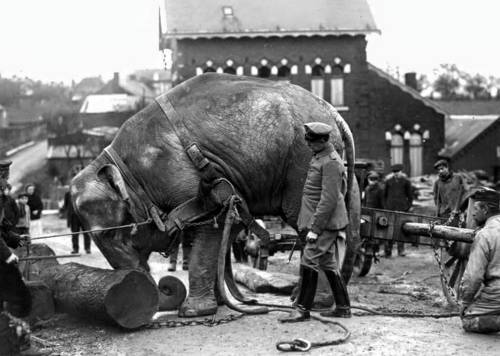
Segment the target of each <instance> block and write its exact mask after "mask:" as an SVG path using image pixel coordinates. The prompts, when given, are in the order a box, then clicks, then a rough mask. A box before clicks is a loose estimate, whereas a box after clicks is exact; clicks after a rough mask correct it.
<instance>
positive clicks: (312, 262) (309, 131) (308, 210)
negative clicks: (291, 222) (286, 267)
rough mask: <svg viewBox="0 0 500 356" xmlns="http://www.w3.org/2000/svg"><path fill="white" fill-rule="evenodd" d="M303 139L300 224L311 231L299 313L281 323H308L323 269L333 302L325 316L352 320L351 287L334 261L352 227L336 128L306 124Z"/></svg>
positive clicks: (303, 265)
mask: <svg viewBox="0 0 500 356" xmlns="http://www.w3.org/2000/svg"><path fill="white" fill-rule="evenodd" d="M304 128H305V140H306V142H307V145H308V146H309V148H310V149H311V150H312V152H313V157H312V159H311V163H310V166H309V171H308V172H307V179H306V182H305V184H304V190H303V194H302V204H301V207H300V213H299V218H298V221H297V225H298V228H299V231H303V232H304V231H307V236H306V245H305V247H304V252H303V255H302V259H301V262H300V277H301V285H300V291H299V295H298V297H297V300H296V304H295V309H294V310H293V311H292V312H291V313H290V315H289V316H288V317H285V318H282V319H280V321H281V322H297V321H302V320H307V319H309V318H310V310H311V307H312V304H313V301H314V295H315V294H316V286H317V282H318V272H319V270H320V269H322V270H323V271H324V272H325V275H326V277H327V279H328V282H329V284H330V287H331V288H332V291H333V296H334V299H335V309H333V310H330V311H328V312H325V313H322V314H321V315H323V316H333V317H345V318H348V317H350V316H351V309H350V302H349V296H348V294H347V288H346V285H345V283H344V280H343V279H342V276H341V275H340V271H339V266H338V265H337V261H336V259H335V249H336V242H337V239H341V238H344V237H345V234H344V233H343V231H344V230H345V228H346V226H347V225H348V223H349V220H348V217H347V208H346V205H345V200H344V196H345V193H346V190H347V182H346V169H345V167H344V162H343V160H342V158H341V157H340V156H339V154H338V153H337V151H335V149H334V147H333V145H332V144H331V143H330V142H329V136H330V132H331V131H332V130H333V128H332V127H331V126H330V125H327V124H324V123H321V122H311V123H307V124H305V125H304Z"/></svg>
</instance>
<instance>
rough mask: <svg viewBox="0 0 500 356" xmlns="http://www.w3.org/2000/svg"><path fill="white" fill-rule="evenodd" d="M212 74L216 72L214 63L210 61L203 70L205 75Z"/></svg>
mask: <svg viewBox="0 0 500 356" xmlns="http://www.w3.org/2000/svg"><path fill="white" fill-rule="evenodd" d="M211 72H215V68H214V62H212V61H211V60H208V61H207V62H206V67H205V69H204V70H203V73H211Z"/></svg>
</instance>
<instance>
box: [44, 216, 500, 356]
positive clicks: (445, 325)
mask: <svg viewBox="0 0 500 356" xmlns="http://www.w3.org/2000/svg"><path fill="white" fill-rule="evenodd" d="M44 219H45V221H44V223H45V226H46V231H56V232H57V231H65V229H66V228H65V225H64V222H63V221H62V220H59V219H57V218H56V217H54V216H47V217H45V218H44ZM47 241H48V240H47ZM49 245H50V246H52V247H53V248H54V249H55V250H56V252H57V253H68V251H70V249H71V242H70V238H69V237H60V238H55V239H53V240H50V242H49ZM408 252H409V253H408V255H407V256H406V257H393V258H391V259H382V261H381V263H380V264H378V265H375V266H374V268H372V271H371V272H370V274H369V275H368V276H367V277H364V278H358V277H354V278H353V279H352V281H351V283H350V284H349V292H350V295H351V298H352V304H353V305H361V306H368V307H373V308H377V307H386V308H390V309H397V310H407V311H421V312H433V313H443V312H448V311H449V310H448V309H446V303H445V299H444V297H443V295H442V292H441V287H440V283H439V275H438V273H439V271H438V268H437V266H436V264H435V262H434V259H433V254H432V251H431V250H430V248H427V247H420V248H418V249H417V248H414V247H410V248H408ZM287 257H288V256H287V255H286V254H277V255H275V256H274V257H272V259H271V260H270V267H269V269H270V270H280V271H283V270H288V271H290V270H296V269H297V268H298V256H295V258H294V260H293V261H292V264H291V265H286V263H285V261H286V258H287ZM77 259H78V260H79V261H78V262H81V263H84V264H89V265H93V266H97V267H103V268H109V265H108V264H107V263H106V262H105V260H104V258H103V257H102V255H101V254H100V253H99V252H98V251H97V249H96V248H95V246H93V250H92V254H91V255H83V256H82V257H80V258H77ZM72 260H74V259H72ZM67 261H68V260H66V261H60V262H63V263H64V262H67ZM166 265H167V264H166V263H165V260H164V259H163V258H162V257H161V256H159V255H154V256H153V257H152V259H151V267H152V272H153V276H154V277H155V278H156V279H158V278H159V277H161V276H164V275H166V274H168V273H171V272H167V270H166ZM175 274H176V275H177V276H179V277H180V278H181V279H183V281H184V282H186V279H187V274H186V272H183V271H178V272H175ZM258 299H259V300H261V301H269V302H280V303H284V304H288V303H289V300H288V297H287V296H273V295H258ZM231 313H233V312H232V311H230V310H228V309H227V308H226V307H221V308H220V311H219V313H218V315H217V318H221V317H223V316H225V315H228V314H231ZM356 313H357V314H359V313H361V312H359V311H356ZM279 314H280V313H271V314H267V315H263V316H246V317H243V318H242V319H239V320H237V321H232V322H230V323H227V324H223V325H219V326H215V327H207V326H186V327H177V328H162V329H155V330H151V329H142V330H138V331H134V332H130V331H128V332H127V331H123V330H120V329H117V328H115V327H113V326H107V325H103V324H98V323H95V322H92V321H86V320H80V319H76V318H74V317H70V316H67V315H58V316H57V317H56V318H54V319H53V320H51V321H50V322H49V323H48V324H46V325H45V326H43V327H42V328H40V329H38V330H36V331H35V333H34V334H35V335H36V336H38V337H41V338H43V339H44V340H47V341H50V342H53V343H55V344H57V346H56V347H55V348H54V349H53V350H54V352H53V353H52V355H130V356H132V355H133V356H135V355H148V356H149V355H217V356H222V355H239V356H244V355H278V354H281V353H280V352H278V351H277V350H276V348H275V343H276V342H277V341H280V340H292V339H294V338H297V337H301V338H305V339H308V340H311V341H321V340H328V339H331V338H336V337H339V336H340V335H341V332H340V330H338V329H335V328H330V327H328V326H325V325H323V324H321V323H320V322H317V321H310V322H303V323H297V324H289V325H286V324H285V325H283V324H280V323H278V321H277V318H278V317H279ZM165 317H170V318H172V319H176V316H175V314H170V315H167V316H165V315H163V316H162V318H165ZM184 320H185V319H184ZM337 320H338V321H340V322H342V323H343V324H344V325H345V326H346V327H347V328H348V329H349V330H350V331H351V337H350V338H349V340H348V341H347V342H346V343H344V344H341V345H337V346H331V347H325V348H320V349H314V350H311V351H310V352H309V353H308V354H310V355H333V354H341V355H440V356H441V355H498V354H499V351H498V345H500V334H493V335H476V334H467V333H465V332H463V330H462V328H461V325H460V320H459V318H457V317H454V318H448V319H433V318H420V319H409V318H395V317H382V316H359V315H355V316H354V317H353V318H351V319H342V320H339V319H337Z"/></svg>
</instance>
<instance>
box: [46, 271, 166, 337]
mask: <svg viewBox="0 0 500 356" xmlns="http://www.w3.org/2000/svg"><path fill="white" fill-rule="evenodd" d="M40 277H41V279H42V280H43V281H44V282H45V283H46V284H47V285H48V286H49V288H50V289H51V290H52V291H53V293H54V300H55V304H56V309H57V310H58V311H62V312H67V313H71V314H79V315H83V316H86V317H90V318H95V319H99V320H104V321H112V322H114V323H116V324H118V325H120V326H121V327H123V328H127V329H134V328H138V327H140V326H143V325H145V324H147V323H149V322H150V321H151V318H152V317H153V315H154V314H155V313H156V312H157V310H158V298H159V297H158V288H157V287H156V284H155V283H154V281H153V280H152V278H151V277H150V276H148V275H147V274H146V273H144V272H141V271H138V270H106V269H100V268H94V267H89V266H84V265H81V264H79V263H67V264H63V265H58V266H52V267H50V268H48V269H46V270H45V271H42V273H41V274H40Z"/></svg>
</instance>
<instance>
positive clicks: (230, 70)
mask: <svg viewBox="0 0 500 356" xmlns="http://www.w3.org/2000/svg"><path fill="white" fill-rule="evenodd" d="M224 73H227V74H236V68H235V67H234V61H233V60H232V59H228V60H227V61H226V66H225V67H224Z"/></svg>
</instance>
